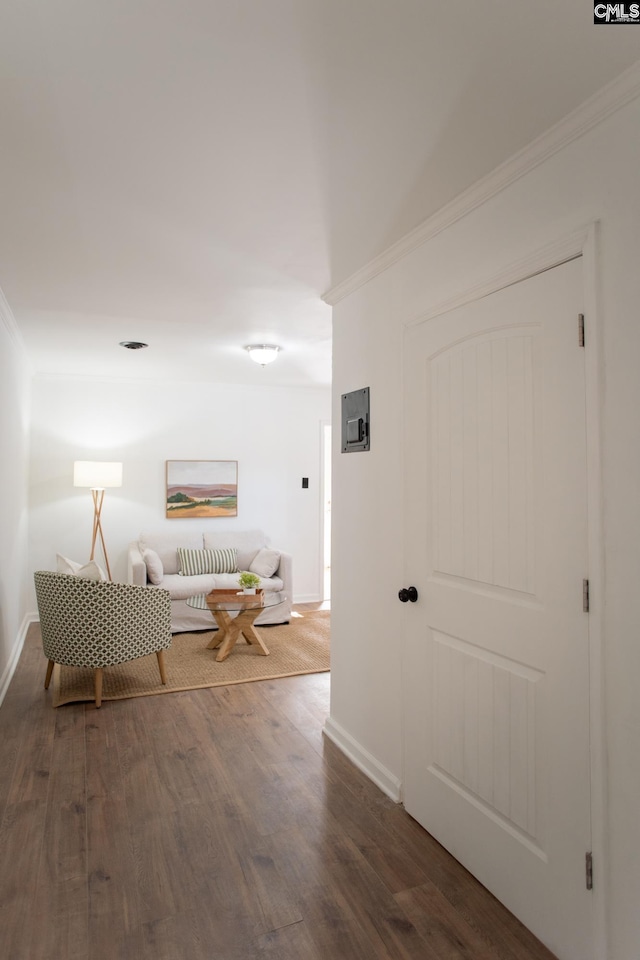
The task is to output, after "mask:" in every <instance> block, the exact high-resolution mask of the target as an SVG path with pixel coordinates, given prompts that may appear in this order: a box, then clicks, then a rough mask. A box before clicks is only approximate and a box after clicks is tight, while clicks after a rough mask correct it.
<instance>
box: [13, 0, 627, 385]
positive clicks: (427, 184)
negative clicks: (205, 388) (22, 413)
mask: <svg viewBox="0 0 640 960" xmlns="http://www.w3.org/2000/svg"><path fill="white" fill-rule="evenodd" d="M592 19H593V18H592V10H591V5H590V4H589V3H588V0H536V2H535V3H531V2H524V0H484V2H480V0H459V2H457V3H455V4H454V3H443V2H439V3H436V2H434V0H108V2H105V0H102V2H99V0H3V3H2V7H1V10H0V124H1V127H0V129H1V130H2V137H1V138H0V288H2V290H3V291H4V294H5V296H6V298H7V301H8V303H9V305H10V307H11V310H12V311H13V314H14V316H15V318H16V321H17V324H18V326H19V328H20V330H21V332H22V335H23V339H24V341H25V343H26V346H27V349H28V352H29V355H30V358H31V363H32V366H33V369H34V371H36V372H37V373H39V374H46V375H54V376H56V375H62V376H66V375H69V374H77V375H80V376H102V377H107V378H112V377H113V378H120V377H122V378H131V377H134V378H141V379H155V378H158V377H159V378H163V379H168V378H171V379H178V380H181V379H189V380H194V379H197V380H211V381H224V382H239V383H255V384H290V385H300V386H303V385H310V386H313V385H322V384H327V383H329V380H330V375H331V312H330V308H329V307H328V306H327V305H326V304H324V303H323V302H322V300H321V295H322V293H323V292H324V291H326V290H327V289H328V288H329V287H330V286H333V285H335V284H336V283H338V282H339V281H342V280H344V279H346V278H347V277H348V276H349V275H350V274H351V273H353V272H354V271H355V270H357V269H358V268H360V267H362V266H363V265H364V264H365V263H367V262H368V261H369V260H370V259H371V258H372V257H374V256H375V255H377V254H379V253H381V252H382V251H383V250H384V249H386V247H388V246H389V245H390V244H391V243H393V242H394V241H396V240H398V239H399V238H400V237H402V236H403V235H404V234H405V233H407V232H408V231H409V230H411V229H412V228H413V227H415V226H416V225H417V224H419V223H420V222H421V221H422V220H424V219H425V218H426V217H427V216H429V215H430V214H432V213H434V212H435V211H436V210H438V209H439V208H440V207H442V206H443V204H445V203H446V202H447V201H449V200H451V199H453V198H454V197H455V196H456V195H457V194H458V193H460V192H461V191H462V190H464V189H465V188H467V187H468V186H470V185H471V184H472V183H474V182H475V181H476V180H478V179H479V178H480V177H482V176H483V175H485V174H487V173H488V172H489V171H490V170H492V169H493V168H494V167H495V166H497V165H498V164H499V163H501V162H502V161H503V160H505V159H506V158H507V157H509V156H511V155H512V154H513V153H515V152H516V151H517V150H519V149H521V148H522V147H523V146H525V145H526V144H527V143H528V142H530V141H531V140H532V139H534V138H535V137H536V136H537V135H539V134H540V133H542V132H543V131H544V130H545V129H547V128H548V127H549V126H550V125H552V124H553V123H555V122H556V121H557V120H559V119H560V118H562V117H563V116H564V115H566V114H567V113H568V112H570V111H571V110H572V109H573V108H574V107H576V106H578V105H579V104H580V103H581V102H583V101H584V100H585V99H586V98H587V97H589V96H590V95H591V94H592V93H594V92H595V91H596V90H598V89H599V88H600V87H601V86H603V85H604V84H605V83H607V82H608V81H609V80H611V79H613V78H614V77H616V76H618V75H619V74H620V73H622V72H623V70H625V69H626V68H627V67H628V66H629V65H630V64H631V63H633V62H634V61H635V60H636V59H637V58H638V56H639V54H638V39H640V33H636V32H634V31H632V30H622V29H621V27H618V28H617V29H616V30H613V29H605V28H603V27H601V28H596V27H594V26H593V23H592ZM121 340H142V341H144V342H146V343H148V344H149V349H148V350H139V351H127V350H123V349H122V348H121V347H119V346H118V343H119V341H121ZM254 342H270V343H271V342H273V343H277V344H279V345H281V347H282V354H281V355H280V357H279V358H278V360H277V361H276V362H275V363H274V364H273V365H272V366H270V367H265V368H264V369H263V368H261V367H258V366H257V365H255V364H253V363H251V362H250V361H249V359H248V357H247V354H246V353H245V352H244V350H243V349H242V348H243V346H244V345H246V344H248V343H254Z"/></svg>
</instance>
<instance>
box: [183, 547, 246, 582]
mask: <svg viewBox="0 0 640 960" xmlns="http://www.w3.org/2000/svg"><path fill="white" fill-rule="evenodd" d="M237 569H238V554H237V551H236V549H235V547H227V549H226V550H188V549H187V548H186V547H178V573H179V574H180V576H181V577H193V576H196V575H197V574H200V573H233V572H234V571H235V570H237Z"/></svg>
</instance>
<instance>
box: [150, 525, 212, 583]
mask: <svg viewBox="0 0 640 960" xmlns="http://www.w3.org/2000/svg"><path fill="white" fill-rule="evenodd" d="M173 523H179V521H177V520H174V521H173ZM139 543H140V552H141V553H142V551H143V550H144V549H145V548H147V549H151V550H154V551H155V552H156V553H157V554H158V556H159V557H160V560H161V562H162V568H163V570H164V572H165V574H167V573H177V572H178V547H189V548H190V549H192V550H201V549H202V546H203V543H202V531H200V532H199V533H195V532H186V531H182V530H175V531H173V532H172V533H141V534H140V541H139Z"/></svg>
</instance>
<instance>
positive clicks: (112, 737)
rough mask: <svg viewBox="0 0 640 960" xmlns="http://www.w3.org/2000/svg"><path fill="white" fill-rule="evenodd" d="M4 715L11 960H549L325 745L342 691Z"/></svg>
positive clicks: (28, 705)
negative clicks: (335, 697)
mask: <svg viewBox="0 0 640 960" xmlns="http://www.w3.org/2000/svg"><path fill="white" fill-rule="evenodd" d="M45 668H46V661H45V659H44V656H43V654H42V649H41V646H40V642H39V633H38V628H37V627H35V626H32V627H31V628H30V631H29V636H28V638H27V641H26V643H25V648H24V651H23V653H22V657H21V660H20V663H19V666H18V669H17V671H16V674H15V676H14V678H13V681H12V683H11V686H10V689H9V691H8V693H7V696H6V698H5V702H4V704H3V706H2V708H1V709H0V771H1V775H0V857H1V860H0V957H2V958H3V960H89V958H90V960H147V958H148V960H253V958H265V960H552V955H551V954H550V953H549V952H548V951H547V950H546V949H545V948H544V947H543V946H542V945H541V944H540V943H539V942H538V941H537V940H536V939H535V938H534V937H533V936H532V935H531V934H530V933H529V932H528V931H527V930H525V928H524V927H522V925H521V924H520V923H518V921H516V920H515V919H514V918H513V917H512V916H511V915H510V914H509V913H508V912H507V911H506V910H505V909H504V908H503V907H502V906H501V905H500V904H499V903H498V902H497V901H496V900H495V899H494V898H493V897H492V896H491V895H490V894H488V893H487V892H486V891H485V890H484V889H483V888H482V887H481V886H480V885H479V884H478V883H477V882H476V881H475V880H474V879H473V878H472V877H471V876H470V875H469V874H468V873H467V872H466V871H465V870H464V869H463V868H462V867H461V866H460V865H459V864H458V863H456V862H455V861H454V860H453V859H452V858H451V857H450V856H449V855H448V854H447V853H446V852H445V851H444V850H443V848H442V847H440V846H439V845H438V844H437V843H436V842H435V840H433V839H432V838H431V837H430V836H429V835H428V834H427V833H426V832H425V831H424V830H423V829H422V828H421V827H420V826H419V825H418V824H417V823H416V822H415V821H414V820H412V819H411V818H410V817H409V816H408V815H407V814H406V813H405V811H404V810H403V808H402V807H401V806H399V805H397V804H394V803H392V802H391V801H390V800H389V799H388V798H387V797H385V796H384V795H383V794H382V793H381V792H380V791H379V790H378V789H377V788H376V787H375V786H374V785H373V784H372V783H371V782H370V781H369V780H368V779H367V778H366V777H365V776H364V775H362V774H361V773H360V772H359V771H358V770H357V769H356V768H355V767H354V766H353V765H352V764H351V763H350V762H349V761H348V760H347V759H346V758H345V757H344V755H343V754H341V753H340V751H339V750H337V749H336V748H335V747H334V746H333V744H331V743H330V742H329V741H327V740H326V739H325V738H324V737H323V736H322V725H323V723H324V721H325V718H326V716H327V713H328V701H329V675H328V674H316V675H310V676H302V677H290V678H286V679H283V680H275V681H262V682H259V683H247V684H239V685H235V686H231V687H227V688H224V687H216V688H213V689H211V690H195V691H189V692H185V693H177V694H170V695H165V696H153V697H142V698H139V699H136V700H121V701H117V702H112V703H109V702H105V703H104V704H103V706H102V708H101V709H100V710H96V709H95V708H94V707H93V706H89V705H86V706H85V705H74V704H71V705H68V706H63V707H59V708H58V709H56V710H54V709H53V708H52V707H51V701H50V694H48V693H45V691H44V689H43V682H44V675H45Z"/></svg>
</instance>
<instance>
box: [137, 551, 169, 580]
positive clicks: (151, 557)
mask: <svg viewBox="0 0 640 960" xmlns="http://www.w3.org/2000/svg"><path fill="white" fill-rule="evenodd" d="M142 559H143V560H144V563H145V566H146V568H147V579H148V580H149V582H150V583H153V584H155V585H156V587H157V586H158V585H159V584H161V583H162V578H163V577H164V568H163V566H162V560H161V559H160V557H159V556H158V554H157V553H156V552H155V550H151V549H150V548H148V547H145V549H144V550H143V551H142Z"/></svg>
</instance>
